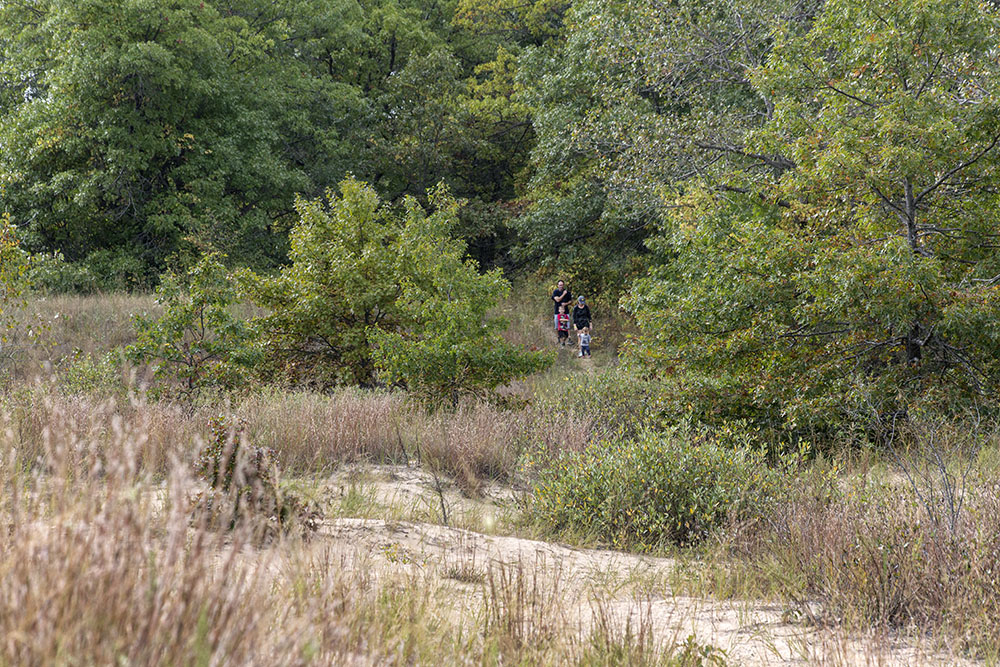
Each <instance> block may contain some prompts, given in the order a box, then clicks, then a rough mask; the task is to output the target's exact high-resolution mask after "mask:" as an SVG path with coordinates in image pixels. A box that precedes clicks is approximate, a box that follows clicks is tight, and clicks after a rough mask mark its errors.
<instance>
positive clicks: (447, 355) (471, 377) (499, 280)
mask: <svg viewBox="0 0 1000 667" xmlns="http://www.w3.org/2000/svg"><path fill="white" fill-rule="evenodd" d="M431 199H432V202H433V203H434V204H435V205H436V209H437V210H436V212H435V213H434V214H433V215H429V216H428V215H425V214H424V212H423V210H422V209H420V208H419V206H418V205H417V203H416V202H415V201H413V200H410V201H409V202H408V203H407V205H406V221H405V223H404V225H403V230H402V235H401V237H400V245H399V247H400V254H399V260H400V261H399V264H398V272H399V273H398V279H399V281H400V285H401V287H402V290H401V294H400V298H399V301H398V303H399V307H400V310H401V311H402V312H404V313H406V315H407V319H408V322H407V324H406V325H404V326H403V327H401V328H400V329H398V330H395V331H392V330H386V329H384V328H380V327H373V328H371V329H369V340H370V341H371V343H372V346H373V348H374V358H375V362H376V364H377V366H378V367H379V368H380V369H381V370H382V371H384V373H385V374H386V377H387V379H388V380H389V381H390V382H401V383H403V384H405V385H406V386H407V387H408V388H409V389H410V390H411V391H413V392H414V393H416V394H417V395H419V396H421V397H422V398H424V399H425V400H426V401H427V402H428V403H430V404H432V405H437V404H441V403H445V402H446V403H450V404H451V405H452V406H453V407H454V406H456V405H457V404H458V400H459V398H460V397H461V396H462V395H473V396H478V397H479V398H486V397H488V396H490V395H492V394H493V392H494V391H495V390H496V389H497V387H499V386H502V385H505V384H507V383H509V382H510V381H511V380H514V379H517V378H520V377H524V376H526V375H530V374H531V373H534V372H536V371H539V370H542V369H544V368H547V367H548V366H549V365H551V363H552V361H553V357H552V355H551V354H547V353H543V352H539V351H525V350H521V349H519V348H518V347H517V346H515V345H513V344H511V343H509V342H507V341H505V340H504V339H503V337H502V335H501V334H502V333H503V330H504V329H505V328H506V323H505V322H503V321H502V320H500V319H498V318H495V317H490V316H489V311H490V310H491V309H493V308H495V307H496V306H497V304H498V303H499V301H500V300H501V299H503V298H504V297H506V296H507V295H508V293H509V292H510V283H508V282H507V281H506V280H505V279H504V277H503V275H502V274H501V272H500V270H499V269H494V270H492V271H489V272H487V273H484V274H480V273H479V269H478V265H477V264H476V262H475V261H473V260H468V259H465V250H466V247H465V243H463V242H462V241H459V240H456V239H454V238H452V237H451V232H452V230H453V229H454V226H455V224H456V221H457V215H458V204H457V203H456V202H455V201H454V200H452V199H451V197H450V195H449V194H448V193H447V191H446V190H444V189H443V188H442V187H438V188H437V189H436V190H435V191H434V193H432V196H431Z"/></svg>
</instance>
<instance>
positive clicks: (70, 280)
mask: <svg viewBox="0 0 1000 667" xmlns="http://www.w3.org/2000/svg"><path fill="white" fill-rule="evenodd" d="M28 276H29V278H30V279H31V284H32V287H33V288H34V289H35V290H37V291H39V292H43V293H46V294H93V293H94V292H96V291H98V289H99V287H100V281H99V280H98V278H97V276H95V275H94V274H93V272H91V270H90V269H89V268H88V267H87V266H86V265H84V264H81V263H79V262H72V263H71V262H67V261H66V258H65V257H64V256H63V254H62V253H61V252H59V251H58V250H56V251H55V252H51V253H38V254H35V255H32V256H31V263H30V264H29V266H28Z"/></svg>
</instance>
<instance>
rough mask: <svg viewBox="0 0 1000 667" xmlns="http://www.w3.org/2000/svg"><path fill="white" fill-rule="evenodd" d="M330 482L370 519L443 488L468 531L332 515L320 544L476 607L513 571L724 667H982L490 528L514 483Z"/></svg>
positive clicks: (600, 616)
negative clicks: (697, 591) (429, 580)
mask: <svg viewBox="0 0 1000 667" xmlns="http://www.w3.org/2000/svg"><path fill="white" fill-rule="evenodd" d="M328 488H329V489H330V493H331V495H333V496H334V497H336V496H337V495H338V494H339V495H341V496H343V495H344V494H345V493H347V492H348V491H347V489H350V488H353V489H355V490H357V489H359V488H360V489H362V492H361V493H362V496H363V497H364V498H366V499H367V500H368V501H369V502H371V503H372V505H373V506H374V505H376V504H377V505H378V506H379V509H376V508H374V507H372V508H363V509H367V510H369V511H367V512H365V511H363V512H361V514H363V515H367V516H372V517H377V516H378V515H379V514H381V513H383V512H384V510H385V508H387V507H395V508H404V509H405V508H407V507H409V508H410V509H411V510H418V513H419V511H425V512H427V513H429V514H433V512H434V511H435V510H434V508H435V507H439V506H440V502H441V501H440V498H441V495H443V496H444V498H445V504H446V506H447V507H448V508H449V509H448V511H449V512H450V514H451V515H452V521H453V523H454V522H455V521H456V517H457V520H458V521H459V522H462V521H463V520H464V523H465V525H466V526H481V528H477V529H475V530H465V529H461V528H454V527H447V526H443V525H438V524H436V523H429V522H421V521H414V520H394V519H385V518H337V519H332V520H328V521H326V522H325V523H324V524H323V526H322V527H321V529H320V531H319V534H318V536H317V539H316V540H315V541H314V545H316V546H317V547H318V546H322V547H323V548H330V547H332V548H334V549H336V550H338V551H341V552H352V553H354V554H355V555H356V556H357V557H358V558H364V559H369V560H368V561H367V562H370V563H372V564H374V565H378V564H379V563H380V562H384V563H392V564H394V565H397V566H398V565H399V564H405V565H406V566H407V567H412V568H418V569H421V570H423V571H425V572H428V573H434V575H433V576H439V577H441V578H442V579H448V580H451V581H450V582H449V583H450V584H451V585H453V586H454V590H455V595H456V596H465V597H467V598H468V601H467V604H468V605H476V604H481V603H482V596H483V594H484V590H485V589H486V588H487V587H488V586H489V583H488V582H490V581H492V580H496V579H498V578H502V577H505V576H506V577H511V576H515V574H516V576H521V577H526V578H528V579H530V580H531V582H534V583H537V582H542V584H543V585H542V586H541V588H542V589H544V590H545V591H547V592H548V593H547V594H549V593H550V594H551V599H549V600H548V601H547V602H544V601H543V602H544V603H546V604H551V605H553V606H554V607H555V609H556V611H557V613H558V615H559V616H560V617H561V618H562V619H563V620H564V622H565V623H567V624H569V625H570V626H576V627H579V628H580V631H581V633H587V632H588V631H589V630H590V628H592V627H593V625H594V624H595V623H602V622H603V623H611V624H616V625H618V626H619V627H620V628H624V627H625V626H626V625H628V626H630V627H632V628H633V629H635V628H639V627H642V628H645V629H646V630H647V631H650V632H652V633H654V636H655V637H656V641H657V642H658V643H661V644H663V645H670V644H674V643H677V642H683V641H685V639H686V638H688V637H689V636H693V637H694V638H695V639H696V640H697V642H698V643H699V644H701V645H711V646H714V647H716V648H718V649H722V650H723V651H725V659H726V661H727V663H728V664H738V665H802V664H808V665H813V664H818V665H921V664H925V665H930V664H946V665H956V664H974V663H969V662H967V661H963V660H961V659H960V658H959V657H957V656H954V655H948V654H945V653H942V652H941V651H940V650H935V649H933V648H931V647H930V646H924V645H921V642H919V641H918V640H916V639H914V638H912V637H884V636H883V637H859V636H849V635H847V634H845V633H844V632H843V631H842V630H839V629H837V628H829V627H818V626H817V625H816V624H813V623H810V622H808V621H807V620H803V619H802V615H801V614H796V613H794V612H792V611H791V610H790V609H789V608H787V607H785V606H783V605H776V604H769V603H765V602H760V601H753V600H748V601H728V600H727V601H723V600H714V599H709V598H692V597H687V596H683V595H678V594H675V593H674V592H673V591H671V589H670V585H669V580H670V573H671V570H672V568H674V567H675V566H676V563H675V562H674V561H672V560H670V559H664V558H652V557H647V556H642V555H635V554H627V553H622V552H616V551H609V550H599V549H580V548H573V547H569V546H565V545H560V544H553V543H548V542H539V541H535V540H529V539H522V538H517V537H510V536H504V535H499V534H490V533H492V532H494V531H493V530H492V529H493V528H494V525H493V520H492V517H493V516H495V515H496V513H497V512H500V511H502V509H501V508H502V506H503V504H504V502H506V501H508V500H509V498H510V495H511V492H510V491H509V490H508V489H503V488H500V487H496V488H490V489H486V492H485V494H484V497H483V498H479V499H469V498H464V497H462V496H461V495H460V494H459V493H458V492H457V490H456V489H454V488H453V487H451V486H450V485H447V484H446V483H445V482H443V481H442V480H438V481H435V480H434V478H433V477H432V476H431V475H429V474H427V473H425V472H422V471H420V470H418V469H416V468H408V467H406V466H393V467H378V468H364V469H362V468H348V469H345V470H343V471H342V472H341V473H339V474H338V475H336V476H335V477H334V478H332V479H331V480H330V483H329V487H328ZM438 488H440V490H441V493H440V494H439V493H438ZM512 573H515V574H512ZM534 583H533V584H532V585H534ZM467 604H466V602H463V603H462V604H460V605H458V606H457V608H459V609H463V608H466V607H467ZM806 616H808V614H806Z"/></svg>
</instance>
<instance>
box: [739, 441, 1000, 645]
mask: <svg viewBox="0 0 1000 667" xmlns="http://www.w3.org/2000/svg"><path fill="white" fill-rule="evenodd" d="M947 465H948V467H949V468H951V469H952V470H955V469H962V468H963V467H964V465H965V463H964V462H963V461H962V460H961V459H957V458H952V459H949V460H948V462H947ZM886 471H887V473H886V474H883V475H879V476H876V475H859V474H856V473H854V472H852V471H847V472H844V473H841V475H840V476H838V477H836V478H830V477H829V476H828V475H815V474H814V475H809V474H807V475H804V476H803V479H802V480H801V482H800V484H799V486H798V487H797V488H795V489H793V490H792V491H791V492H790V494H789V498H788V501H787V502H786V503H783V504H781V505H779V506H778V511H777V513H776V514H775V515H774V516H772V517H770V520H769V521H768V522H767V523H766V524H765V525H763V526H762V525H760V524H758V525H755V526H754V527H753V528H752V530H751V531H748V532H743V533H742V534H740V531H736V533H734V535H731V536H729V539H730V540H733V543H734V544H736V545H737V547H738V548H737V550H736V552H735V555H736V557H737V559H738V562H737V567H735V568H733V570H734V571H735V572H737V576H738V577H741V578H743V579H744V581H743V582H742V585H743V586H744V592H745V591H746V590H755V591H757V592H763V591H771V592H777V593H779V594H781V595H783V596H784V597H786V599H789V600H791V601H792V602H793V603H795V607H796V610H797V611H796V613H799V614H801V615H803V616H804V617H809V618H811V619H812V620H813V621H815V622H820V623H825V624H829V623H832V624H843V625H846V626H848V627H853V628H857V629H866V630H867V629H875V630H876V631H878V632H889V631H898V630H901V629H905V630H916V631H917V632H919V633H923V634H926V635H928V636H930V637H933V638H934V639H935V640H936V641H940V642H941V643H943V644H952V643H953V642H955V641H958V642H959V643H960V645H961V646H962V648H963V650H964V651H967V652H968V653H970V654H972V655H975V656H978V657H980V658H985V659H987V660H990V661H996V660H997V659H998V658H1000V641H998V637H1000V588H998V586H997V582H998V577H1000V574H998V573H1000V479H997V478H996V477H995V476H994V475H992V474H989V473H975V474H973V475H970V476H969V477H968V478H966V479H965V480H964V482H963V484H962V485H961V486H959V487H952V491H953V492H954V493H955V494H957V495H960V496H961V500H962V506H961V509H960V511H958V513H957V514H954V515H953V514H952V509H953V507H952V501H953V500H954V498H953V497H952V498H949V496H948V495H947V494H944V495H942V494H940V493H939V492H940V489H941V486H940V484H939V482H940V478H938V479H935V476H940V475H943V474H945V473H946V471H945V470H944V469H941V470H933V471H931V470H924V471H923V472H922V473H921V474H922V476H917V477H914V480H915V482H916V483H915V484H911V483H910V481H909V479H908V476H907V475H906V474H904V473H903V472H901V471H900V470H899V469H898V468H893V467H889V468H887V469H886ZM948 474H951V473H948ZM953 481H954V478H953ZM935 489H936V490H937V491H935ZM935 494H937V495H935ZM952 517H953V518H954V521H952V520H951V519H952ZM731 546H732V544H731ZM754 576H756V578H757V581H754Z"/></svg>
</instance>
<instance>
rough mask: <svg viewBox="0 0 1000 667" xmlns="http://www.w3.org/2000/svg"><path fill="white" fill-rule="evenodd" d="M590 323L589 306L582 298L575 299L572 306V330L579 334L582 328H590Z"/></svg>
mask: <svg viewBox="0 0 1000 667" xmlns="http://www.w3.org/2000/svg"><path fill="white" fill-rule="evenodd" d="M590 322H591V319H590V306H588V305H587V303H586V301H585V300H584V298H583V297H582V296H580V297H577V299H576V305H575V306H573V329H574V330H575V331H576V332H577V333H579V332H580V331H583V328H584V327H589V326H591V324H590Z"/></svg>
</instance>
